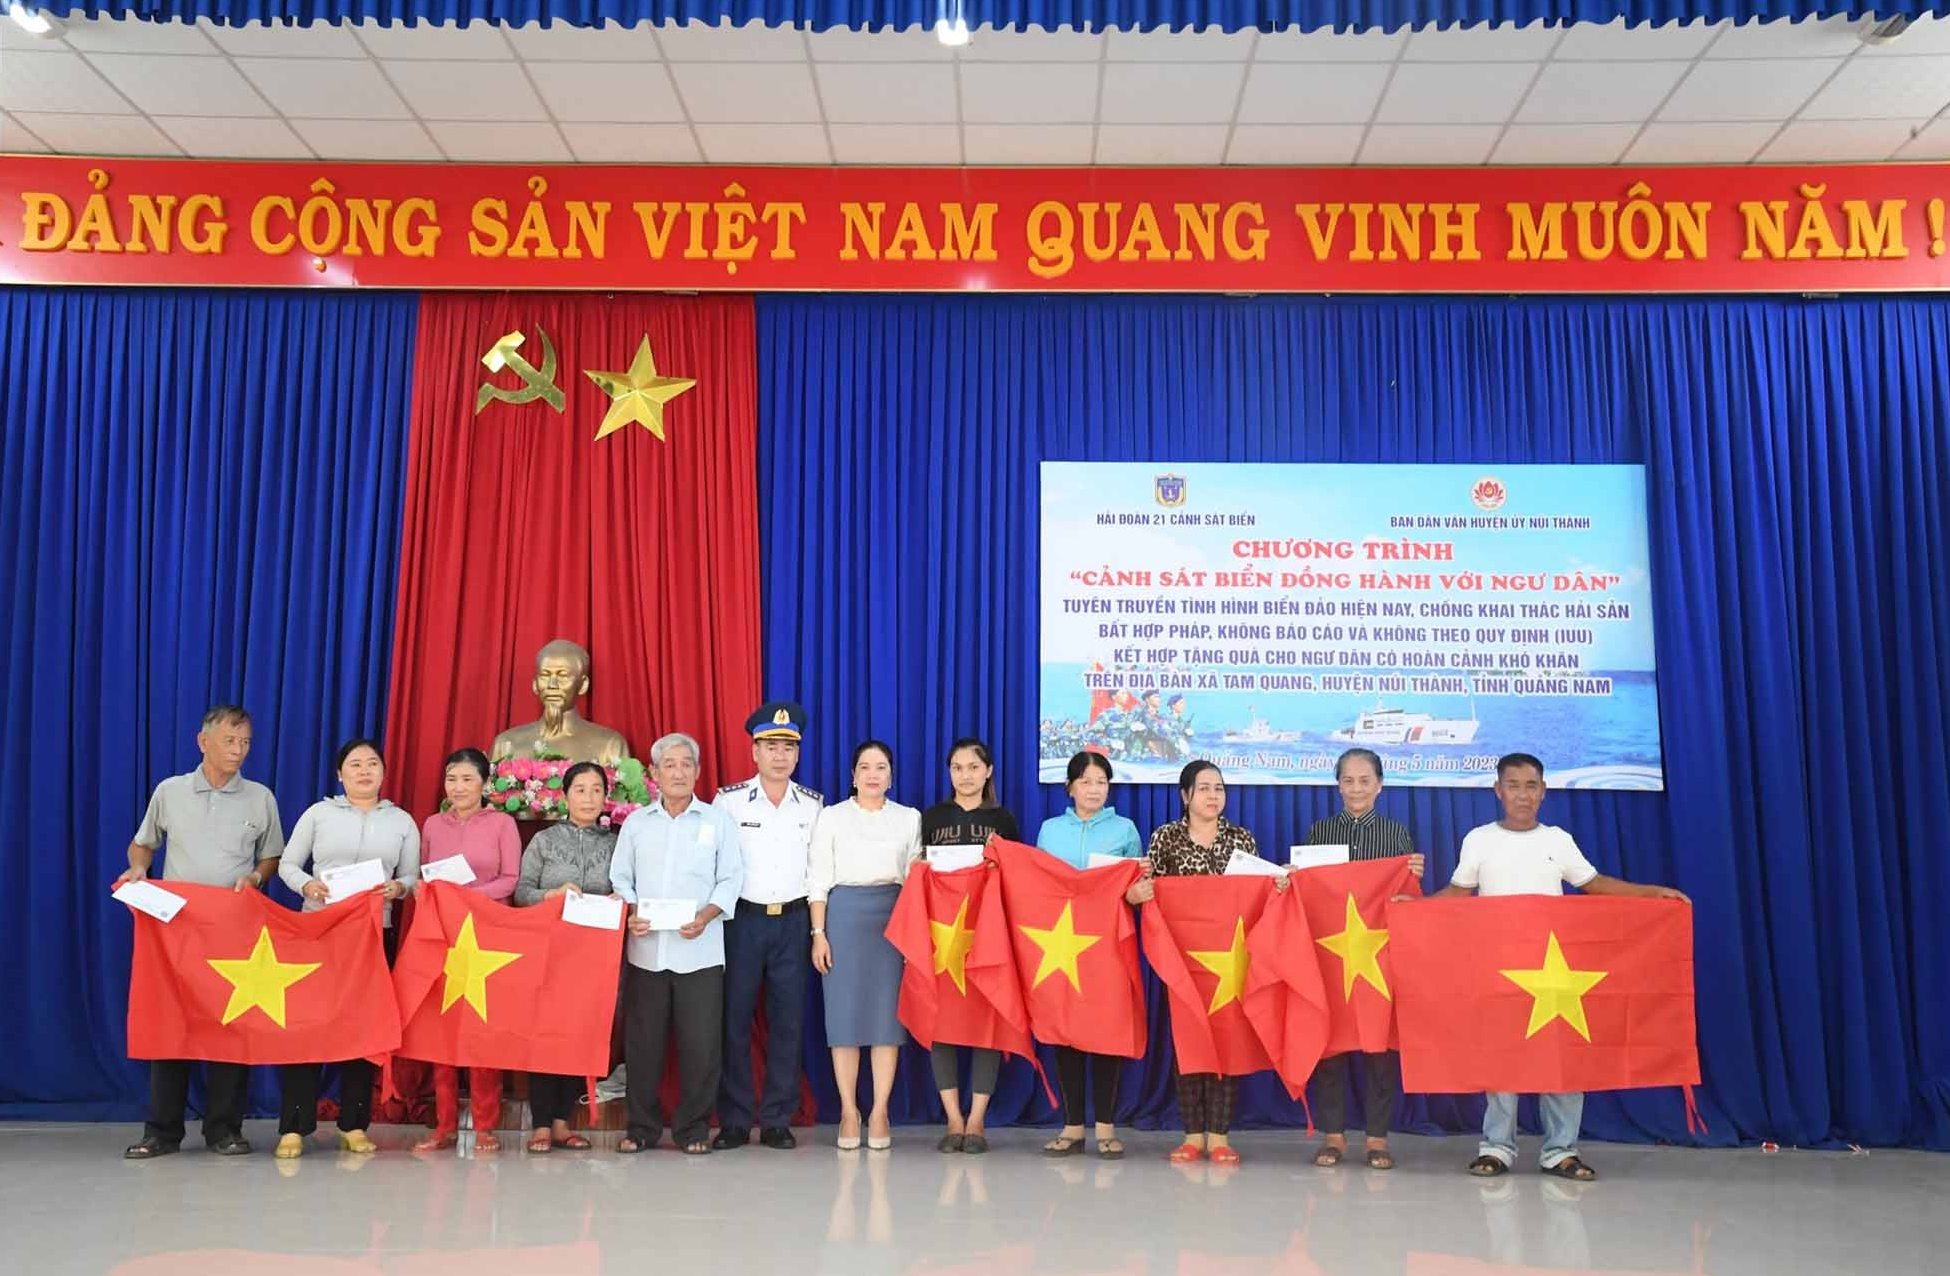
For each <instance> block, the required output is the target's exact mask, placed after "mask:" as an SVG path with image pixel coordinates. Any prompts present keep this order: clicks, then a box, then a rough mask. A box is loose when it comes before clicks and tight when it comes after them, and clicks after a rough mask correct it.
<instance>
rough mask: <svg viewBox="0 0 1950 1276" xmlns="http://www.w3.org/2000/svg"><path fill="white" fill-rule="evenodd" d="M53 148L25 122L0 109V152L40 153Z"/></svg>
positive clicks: (17, 153)
mask: <svg viewBox="0 0 1950 1276" xmlns="http://www.w3.org/2000/svg"><path fill="white" fill-rule="evenodd" d="M53 149H54V148H53V147H51V146H49V145H48V144H47V143H46V142H43V141H42V140H41V139H40V138H38V137H36V136H35V135H34V133H33V131H32V130H31V129H29V128H28V127H27V126H26V125H25V124H22V123H21V122H20V121H19V120H17V119H15V118H13V117H12V116H11V115H8V114H7V113H6V112H5V111H0V154H8V153H11V154H15V155H40V154H44V153H46V152H48V151H51V150H53Z"/></svg>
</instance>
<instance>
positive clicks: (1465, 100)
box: [1363, 62, 1537, 163]
mask: <svg viewBox="0 0 1950 1276" xmlns="http://www.w3.org/2000/svg"><path fill="white" fill-rule="evenodd" d="M1536 69H1537V68H1536V67H1533V66H1526V65H1523V64H1503V63H1495V64H1487V63H1481V62H1448V63H1428V62H1424V63H1409V62H1404V63H1401V64H1400V65H1398V66H1397V67H1396V68H1395V78H1394V79H1393V80H1391V81H1390V82H1389V84H1388V92H1387V94H1386V96H1384V97H1383V98H1382V99H1381V109H1380V111H1379V112H1377V113H1376V115H1375V119H1376V121H1378V122H1381V123H1388V124H1425V123H1426V124H1434V123H1442V124H1490V123H1499V124H1500V123H1502V122H1503V121H1504V120H1507V119H1509V118H1510V112H1511V111H1513V110H1515V109H1516V106H1517V103H1518V101H1520V100H1521V99H1522V98H1523V93H1524V89H1525V88H1527V87H1528V86H1529V84H1530V81H1531V78H1532V76H1533V74H1534V73H1535V71H1536ZM1363 162H1364V163H1372V162H1373V161H1372V160H1368V159H1366V158H1365V155H1364V157H1363Z"/></svg>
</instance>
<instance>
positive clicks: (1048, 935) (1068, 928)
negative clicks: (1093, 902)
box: [1017, 899, 1103, 992]
mask: <svg viewBox="0 0 1950 1276" xmlns="http://www.w3.org/2000/svg"><path fill="white" fill-rule="evenodd" d="M1017 929H1018V930H1020V931H1021V932H1022V933H1023V934H1025V935H1027V936H1029V939H1030V942H1031V943H1033V944H1035V945H1036V947H1038V948H1040V949H1042V950H1043V956H1042V960H1040V961H1039V962H1037V963H1036V978H1034V979H1032V980H1031V981H1030V982H1029V986H1030V988H1031V989H1032V990H1033V989H1035V988H1038V987H1041V986H1042V982H1043V981H1044V980H1045V979H1048V978H1049V977H1050V976H1051V975H1054V974H1056V973H1058V972H1059V971H1060V972H1062V975H1063V977H1064V978H1065V979H1068V980H1069V981H1070V987H1071V988H1074V989H1075V990H1076V991H1078V992H1082V991H1083V973H1082V971H1081V970H1079V969H1078V967H1077V958H1079V957H1081V956H1082V955H1083V954H1084V953H1085V952H1087V951H1089V949H1090V946H1091V945H1092V944H1095V943H1096V942H1097V941H1098V940H1100V939H1102V938H1103V936H1102V935H1079V934H1077V923H1076V918H1075V916H1074V915H1073V914H1072V912H1071V901H1070V900H1067V899H1066V900H1064V901H1063V912H1062V914H1061V915H1060V916H1058V917H1057V919H1056V925H1054V926H1052V927H1050V928H1049V929H1048V930H1041V929H1039V928H1037V927H1035V926H1018V927H1017Z"/></svg>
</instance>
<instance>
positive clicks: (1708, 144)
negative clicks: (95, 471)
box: [0, 19, 1950, 164]
mask: <svg viewBox="0 0 1950 1276" xmlns="http://www.w3.org/2000/svg"><path fill="white" fill-rule="evenodd" d="M1860 30H1861V24H1860V23H1855V22H1851V21H1849V20H1847V19H1830V20H1811V21H1808V22H1804V23H1800V24H1794V23H1788V22H1775V23H1769V24H1765V25H1749V26H1744V27H1736V26H1732V25H1729V24H1727V23H1713V24H1694V25H1691V26H1683V27H1681V26H1667V27H1641V28H1638V29H1627V28H1625V27H1623V26H1621V25H1617V24H1613V25H1610V26H1593V25H1584V24H1580V25H1577V26H1573V27H1570V28H1545V27H1543V26H1532V27H1527V28H1520V29H1519V28H1509V27H1504V28H1498V29H1494V30H1488V29H1472V30H1450V31H1423V32H1417V33H1414V34H1412V35H1411V34H1408V33H1398V34H1394V35H1383V34H1365V35H1335V34H1332V33H1315V34H1309V35H1302V34H1299V33H1297V32H1288V33H1283V34H1279V35H1261V34H1256V33H1252V32H1247V33H1242V34H1238V35H1225V34H1221V33H1218V32H1200V33H1192V32H1185V33H1177V34H1173V33H1162V32H1161V33H1154V34H1135V33H1127V32H1110V33H1107V34H1084V33H1080V32H1074V31H1063V32H1045V31H1040V30H1034V31H1029V32H1023V33H1017V32H998V31H992V30H988V29H986V28H984V29H980V30H978V31H976V33H975V38H974V42H973V43H972V44H971V45H969V46H968V47H966V48H963V49H960V50H951V49H948V48H945V47H943V46H942V45H941V44H940V43H938V42H937V41H936V40H935V38H934V36H933V35H932V33H929V32H924V31H919V30H913V31H906V32H890V33H884V34H878V35H870V34H865V33H859V32H849V31H828V32H823V33H808V32H803V31H800V30H797V29H794V28H767V27H763V26H757V25H754V26H750V27H743V28H733V27H718V28H714V27H706V26H703V25H700V24H695V23H694V24H691V25H688V26H666V27H656V28H653V27H649V26H643V27H637V28H634V29H628V30H625V29H617V28H610V29H606V30H578V29H574V28H569V27H556V28H553V29H548V30H544V29H542V28H539V27H526V28H516V29H506V28H499V27H490V26H485V25H480V24H476V25H474V26H470V27H467V28H465V29H454V28H432V27H418V28H409V27H378V26H360V27H356V28H351V27H331V26H314V27H308V28H306V27H283V26H254V27H249V28H244V29H236V28H230V27H220V26H213V25H210V24H207V23H203V22H199V23H198V24H197V25H195V26H188V25H183V24H169V25H161V24H156V23H146V22H125V21H83V20H76V21H74V22H72V23H70V24H69V26H68V28H67V32H66V35H65V36H64V37H63V38H61V39H59V40H47V39H35V38H33V37H30V36H27V35H26V34H24V33H23V32H21V31H20V30H18V29H17V28H16V27H15V26H14V25H13V24H12V23H10V22H8V21H6V20H4V19H0V151H29V152H43V151H52V152H61V153H77V154H81V153H87V154H111V155H114V154H123V155H193V156H201V157H208V158H297V159H376V160H469V161H476V160H478V161H492V160H507V161H530V162H533V161H549V162H571V161H584V162H596V161H610V162H636V163H696V162H699V161H705V162H710V163H719V164H723V163H805V164H828V163H839V164H1092V163H1094V164H1220V163H1229V164H1349V163H1359V164H1436V163H1441V164H1479V163H1492V164H1610V163H1617V162H1624V161H1629V162H1632V163H1745V162H1748V161H1756V160H1758V161H1789V160H1865V161H1866V160H1887V159H1903V160H1909V159H1918V160H1922V159H1950V114H1947V113H1946V112H1947V111H1950V21H1939V20H1934V19H1925V20H1923V21H1922V22H1920V23H1919V24H1918V25H1916V26H1915V27H1913V28H1912V29H1911V30H1909V31H1908V32H1907V33H1906V34H1904V35H1903V36H1902V37H1900V38H1899V39H1898V40H1896V41H1894V42H1893V43H1890V44H1888V45H1882V46H1870V45H1866V44H1864V43H1863V42H1862V41H1861V39H1860V38H1859V37H1858V32H1859V31H1860Z"/></svg>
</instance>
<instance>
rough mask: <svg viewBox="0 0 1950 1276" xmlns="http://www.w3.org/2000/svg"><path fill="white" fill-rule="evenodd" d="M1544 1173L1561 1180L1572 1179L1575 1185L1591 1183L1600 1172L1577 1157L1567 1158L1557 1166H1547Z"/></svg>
mask: <svg viewBox="0 0 1950 1276" xmlns="http://www.w3.org/2000/svg"><path fill="white" fill-rule="evenodd" d="M1544 1173H1546V1174H1550V1175H1555V1176H1556V1177H1558V1178H1561V1179H1570V1180H1571V1181H1572V1182H1573V1183H1589V1182H1590V1181H1591V1180H1592V1179H1595V1178H1597V1177H1598V1171H1596V1170H1594V1169H1592V1168H1591V1167H1590V1166H1588V1165H1586V1164H1585V1163H1584V1162H1583V1161H1580V1160H1579V1159H1578V1158H1577V1157H1575V1156H1567V1157H1565V1158H1564V1159H1563V1160H1561V1161H1559V1162H1558V1163H1557V1164H1556V1165H1546V1166H1545V1167H1544Z"/></svg>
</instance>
